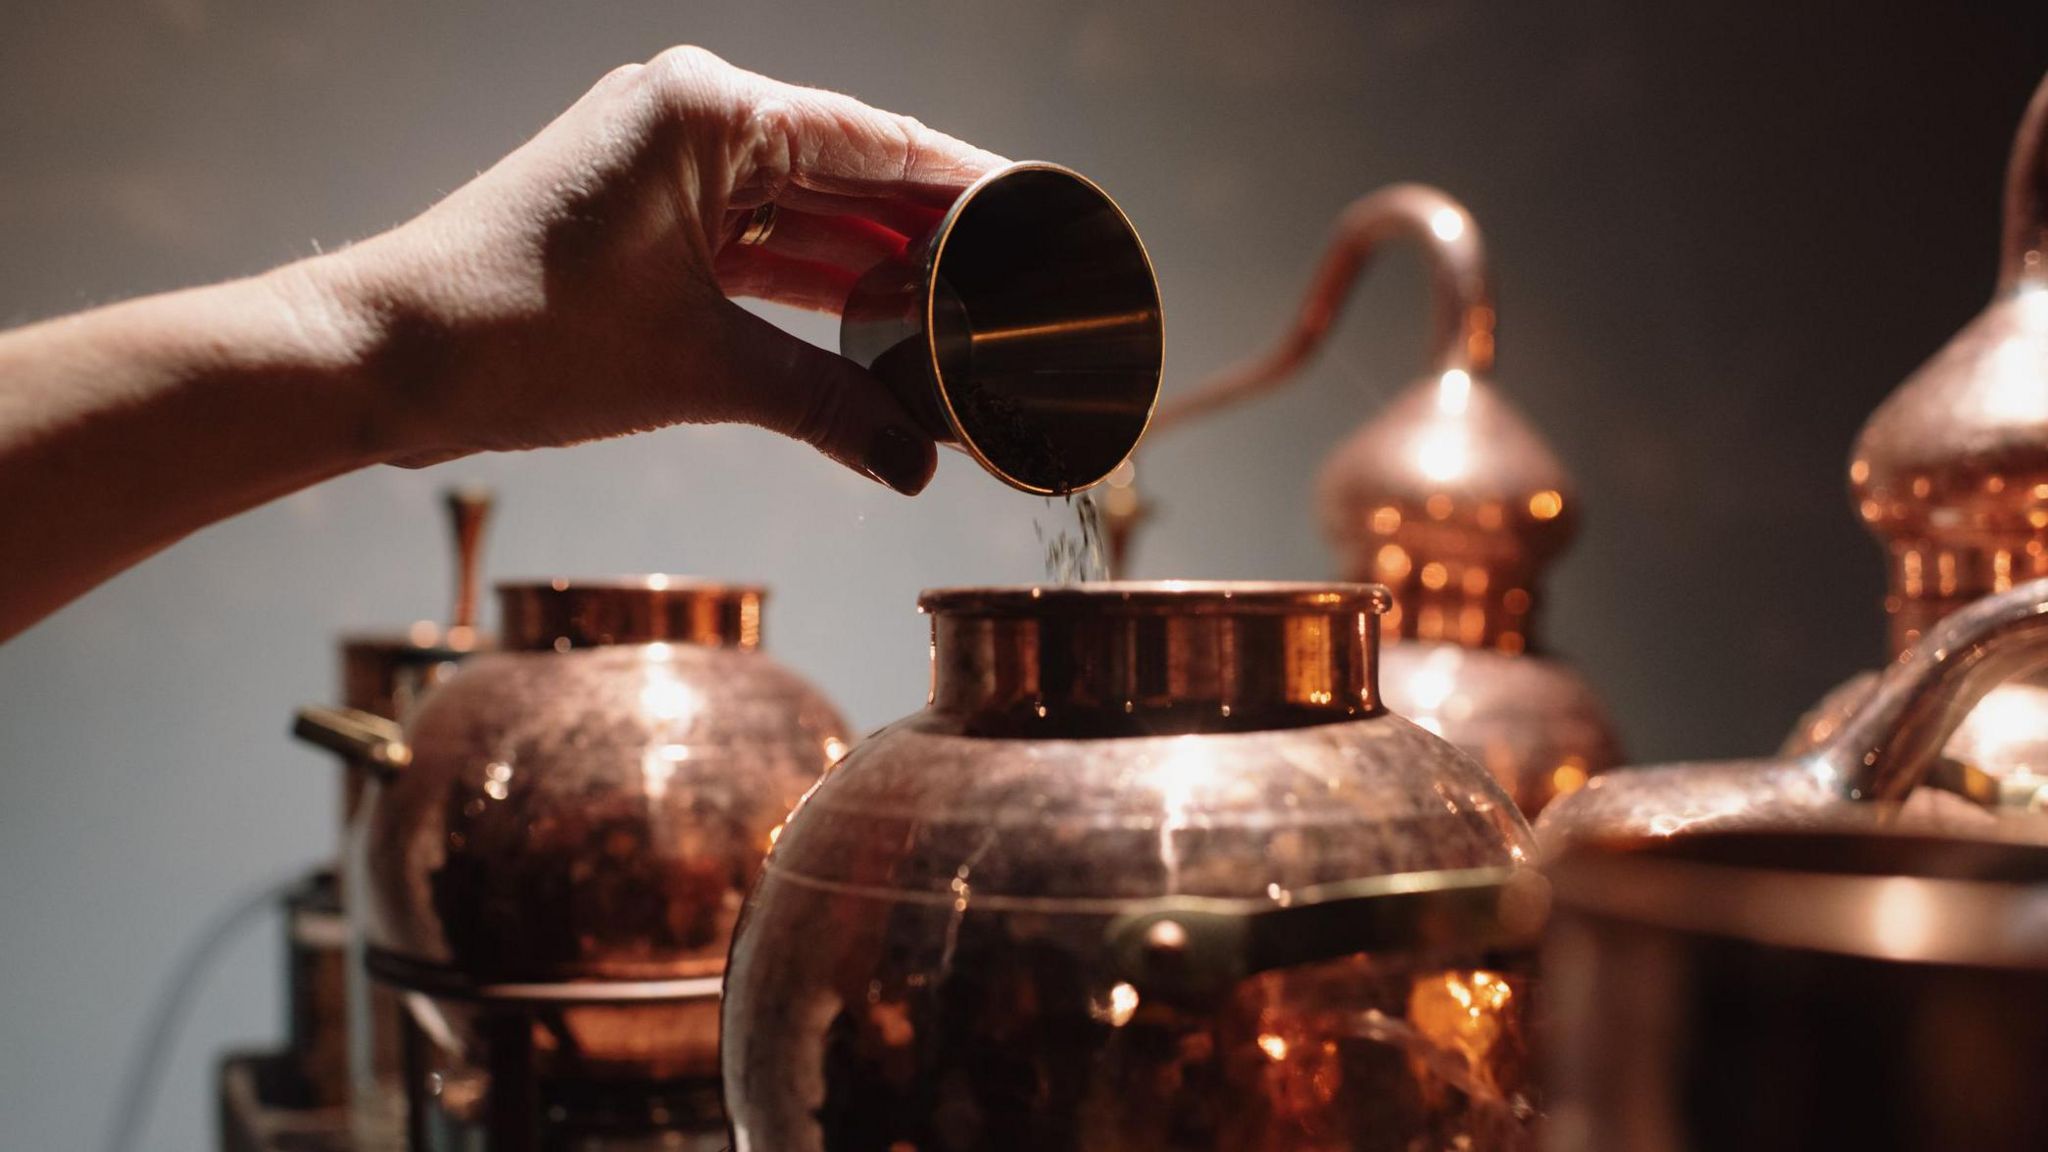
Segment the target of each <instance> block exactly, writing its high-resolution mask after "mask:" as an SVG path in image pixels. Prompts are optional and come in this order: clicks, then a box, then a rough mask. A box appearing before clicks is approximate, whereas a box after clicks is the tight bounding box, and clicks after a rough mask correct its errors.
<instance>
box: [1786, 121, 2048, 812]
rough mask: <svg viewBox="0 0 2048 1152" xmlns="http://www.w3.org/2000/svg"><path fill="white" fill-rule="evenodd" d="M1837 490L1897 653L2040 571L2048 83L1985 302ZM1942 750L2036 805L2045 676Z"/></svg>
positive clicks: (1878, 422) (1801, 742) (2014, 165)
mask: <svg viewBox="0 0 2048 1152" xmlns="http://www.w3.org/2000/svg"><path fill="white" fill-rule="evenodd" d="M1849 486H1850V492H1851V494H1852V497H1853V499H1854V501H1855V504H1856V508H1857V512H1858V514H1859V515H1860V516H1861V517H1862V519H1863V522H1864V523H1865V524H1866V525H1867V526H1868V527H1869V529H1870V531H1871V532H1872V533H1873V534H1874V535H1875V536H1876V537H1877V538H1878V540H1879V541H1880V542H1882V543H1883V544H1884V546H1885V552H1886V556H1887V561H1888V575H1889V582H1890V589H1889V591H1888V593H1887V594H1886V597H1885V612H1886V615H1887V616H1889V617H1890V640H1891V648H1892V652H1893V654H1894V655H1895V656H1900V655H1902V654H1903V653H1905V652H1906V651H1907V650H1908V649H1910V648H1912V647H1913V645H1914V644H1915V643H1917V642H1918V641H1919V640H1920V638H1921V636H1922V634H1923V633H1925V632H1926V631H1927V629H1928V628H1929V627H1931V626H1932V625H1933V624H1934V622H1935V621H1937V620H1940V619H1941V618H1942V617H1944V616H1946V615H1948V614H1949V613H1951V612H1954V611H1955V610H1956V609H1958V608H1960V607H1961V606H1963V605H1965V604H1968V603H1970V602H1971V601H1973V600H1975V599H1977V598H1978V597H1981V596H1984V595H1986V594H1989V593H1994V592H1999V591H2002V590H2004V589H2007V588H2010V587H2012V586H2013V585H2014V584H2016V583H2018V582H2021V581H2025V580H2030V579H2033V578H2034V577H2037V576H2044V575H2048V81H2044V82H2043V83H2042V85H2041V87H2040V88H2039V89H2038V90H2036V92H2035V93H2034V98H2033V101H2032V102H2031V103H2030V104H2029V105H2028V107H2027V113H2026V116H2025V118H2024V119H2023V121H2022V122H2021V124H2020V129H2019V135H2018V137H2017V138H2016V139H2015V140H2014V141H2013V150H2012V159H2011V162H2010V163H2009V165H2008V167H2007V171H2006V186H2005V231H2004V240H2003V248H2002V250H2001V252H2000V259H1999V273H1998V288H1997V291H1996V293H1995V294H1994V295H1993V296H1992V300H1991V304H1990V305H1989V306H1988V307H1987V308H1985V310H1984V311H1983V312H1982V313H1980V314H1979V315H1978V316H1977V318H1976V319H1974V320H1972V321H1971V322H1970V323H1969V324H1968V325H1966V326H1965V327H1964V328H1963V330H1962V331H1961V332H1959V333H1957V334H1956V336H1955V338H1954V339H1952V340H1950V341H1949V342H1948V344H1947V345H1946V346H1945V347H1943V348H1942V349H1941V351H1939V352H1937V353H1935V354H1934V357H1933V358H1932V359H1930V360H1929V361H1928V362H1927V363H1926V364H1924V365H1922V366H1921V367H1920V369H1919V370H1918V371H1916V372H1915V373H1914V374H1913V375H1912V376H1910V377H1908V378H1907V380H1906V382H1905V383H1904V384H1902V385H1900V386H1899V388H1898V390H1897V391H1895V392H1893V393H1892V394H1891V396H1890V397H1888V398H1887V399H1886V400H1885V402H1884V403H1883V404H1881V405H1880V406H1879V407H1878V409H1877V411H1876V412H1874V413H1872V414H1871V417H1870V420H1869V422H1868V423H1866V424H1865V425H1864V426H1863V432H1862V434H1861V435H1860V436H1859V437H1858V438H1857V441H1856V448H1855V451H1854V453H1853V455H1852V457H1851V459H1850V463H1849ZM1876 679H1877V677H1876V674H1875V673H1864V674H1863V675H1861V676H1858V677H1856V678H1855V679H1852V680H1850V681H1849V682H1848V683H1846V684H1844V685H1842V686H1841V687H1840V688H1838V689H1836V690H1835V691H1834V692H1832V693H1830V694H1829V695H1828V696H1827V697H1826V698H1825V699H1824V700H1822V701H1821V703H1820V704H1819V705H1818V706H1816V707H1815V708H1814V709H1813V710H1812V711H1811V712H1809V713H1808V714H1807V715H1806V716H1804V717H1802V718H1801V719H1800V721H1799V723H1798V725H1797V727H1796V728H1795V729H1794V731H1793V734H1792V736H1791V738H1790V739H1789V740H1788V741H1787V743H1786V750H1787V751H1790V752H1794V753H1797V752H1803V751H1805V750H1807V749H1809V748H1811V747H1813V746H1815V745H1816V744H1818V743H1820V742H1822V741H1824V740H1826V739H1827V738H1828V737H1829V736H1830V735H1831V734H1832V733H1833V732H1834V731H1835V729H1836V728H1838V727H1839V726H1840V725H1841V723H1842V720H1843V717H1844V716H1845V715H1847V714H1848V713H1849V712H1851V711H1853V710H1854V709H1855V707H1856V705H1857V703H1858V702H1859V701H1861V700H1862V699H1863V698H1864V697H1865V696H1866V695H1868V694H1869V692H1870V690H1871V686H1872V684H1873V683H1875V681H1876ZM1947 755H1948V756H1949V757H1951V758H1953V759H1955V760H1957V761H1960V762H1962V763H1964V764H1968V765H1970V766H1972V767H1973V768H1975V769H1978V770H1981V771H1982V772H1983V773H1985V774H1986V775H1988V776H1989V777H1990V778H1991V779H1993V780H1995V781H1997V782H1998V786H1999V792H2000V801H2001V803H2003V804H2005V805H2007V806H2009V807H2013V808H2019V809H2033V808H2040V807H2042V806H2043V805H2044V803H2048V681H2043V680H2041V679H2038V678H2036V679H2031V680H2020V681H2015V682H2013V683H2009V684H2004V685H2001V686H1999V687H1998V688H1997V689H1995V690H1994V691H1993V692H1991V693H1990V695H1988V696H1986V697H1985V699H1984V701H1983V703H1982V704H1981V705H1979V706H1978V708H1977V709H1976V711H1975V712H1973V713H1971V714H1970V716H1969V717H1968V718H1967V719H1966V720H1965V721H1964V722H1963V724H1962V726H1961V727H1960V728H1958V729H1957V731H1956V733H1955V735H1954V737H1953V738H1952V741H1951V743H1950V745H1949V747H1948V749H1947Z"/></svg>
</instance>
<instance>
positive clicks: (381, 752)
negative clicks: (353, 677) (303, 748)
mask: <svg viewBox="0 0 2048 1152" xmlns="http://www.w3.org/2000/svg"><path fill="white" fill-rule="evenodd" d="M292 735H293V736H295V737H297V738H299V739H300V740H304V741H305V742H306V743H308V744H312V745H314V746H316V747H320V748H325V749H327V750H328V751H329V752H332V753H334V754H335V755H337V756H341V757H343V758H345V759H348V760H353V761H355V762H356V763H358V764H361V765H363V766H364V767H366V768H368V769H369V770H370V771H372V772H375V773H376V774H377V775H379V776H387V777H388V776H392V775H395V774H396V773H398V772H399V771H401V770H402V769H404V768H405V767H406V765H408V764H410V763H412V748H411V747H410V746H408V745H407V744H406V742H405V730H404V729H402V728H400V727H399V726H398V723H397V722H396V721H393V720H388V719H386V718H384V717H382V716H379V715H377V714H376V713H374V712H365V711H363V710H362V709H360V708H301V709H299V711H298V714H297V715H296V716H294V717H293V719H292Z"/></svg>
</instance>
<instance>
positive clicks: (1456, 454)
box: [1415, 425, 1472, 483]
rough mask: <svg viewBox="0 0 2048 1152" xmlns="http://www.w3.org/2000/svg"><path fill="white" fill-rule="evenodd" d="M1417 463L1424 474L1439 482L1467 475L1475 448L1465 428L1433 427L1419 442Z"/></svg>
mask: <svg viewBox="0 0 2048 1152" xmlns="http://www.w3.org/2000/svg"><path fill="white" fill-rule="evenodd" d="M1415 464H1416V467H1418V468H1420V469H1422V474H1423V475H1424V476H1427V477H1429V478H1430V479H1431V480H1435V481H1437V482H1438V483H1448V482H1449V481H1452V480H1456V479H1458V478H1459V477H1461V476H1463V475H1465V473H1466V471H1467V470H1468V469H1469V468H1470V467H1471V464H1472V447H1471V444H1470V443H1469V442H1468V441H1467V439H1466V437H1465V430H1464V429H1463V428H1461V427H1459V426H1457V425H1446V426H1444V427H1439V428H1432V429H1430V430H1429V431H1428V432H1426V433H1424V434H1423V435H1422V436H1420V437H1418V438H1417V439H1416V441H1415Z"/></svg>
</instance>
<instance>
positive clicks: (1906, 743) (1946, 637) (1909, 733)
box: [1536, 579, 2048, 849]
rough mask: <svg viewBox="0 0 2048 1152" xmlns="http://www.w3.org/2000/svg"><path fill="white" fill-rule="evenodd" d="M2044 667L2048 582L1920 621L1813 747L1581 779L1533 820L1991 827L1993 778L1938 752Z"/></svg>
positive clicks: (1548, 823) (1555, 835)
mask: <svg viewBox="0 0 2048 1152" xmlns="http://www.w3.org/2000/svg"><path fill="white" fill-rule="evenodd" d="M2043 669H2048V579H2041V580H2034V581H2031V582H2029V583H2026V584H2021V585H2018V586H2016V587H2014V588H2010V589H2008V590H2006V591H2004V592H2000V593H1997V594H1995V595H1992V596H1988V597H1985V598H1984V599H1982V600H1979V601H1977V602H1976V603H1974V604H1971V605H1969V606H1967V607H1965V608H1963V609H1961V610H1960V611H1958V612H1955V613H1954V614H1952V615H1950V616H1948V617H1946V618H1944V619H1942V620H1940V621H1939V622H1937V623H1934V624H1932V625H1930V626H1929V628H1928V631H1927V632H1926V633H1925V634H1923V635H1922V636H1921V637H1920V639H1919V642H1918V643H1916V644H1915V645H1914V646H1913V647H1912V648H1910V649H1908V650H1907V652H1906V655H1905V657H1904V659H1902V660H1900V661H1899V662H1898V663H1896V664H1893V665H1891V666H1890V667H1889V668H1887V669H1886V670H1885V671H1884V674H1883V675H1882V676H1880V677H1878V679H1877V682H1876V684H1875V685H1873V686H1872V688H1871V690H1870V691H1869V692H1867V693H1865V694H1864V696H1863V699H1862V700H1861V702H1860V703H1858V704H1857V706H1856V707H1855V709H1854V710H1853V711H1851V712H1849V713H1848V715H1847V716H1845V717H1844V718H1843V719H1842V721H1841V722H1840V723H1839V724H1837V725H1836V726H1835V728H1834V730H1833V731H1832V732H1831V734H1830V735H1829V736H1828V738H1827V740H1826V741H1824V742H1822V743H1821V744H1819V745H1818V746H1817V747H1815V748H1813V749H1811V750H1810V751H1807V752H1804V753H1800V754H1796V755H1781V756H1780V757H1778V758H1776V759H1764V760H1729V761H1718V762H1708V763H1696V764H1674V765H1666V766H1661V767H1646V768H1628V769H1624V770H1621V771H1616V772H1611V773H1609V774H1608V775H1606V776H1603V777H1600V778H1599V779H1596V780H1593V781H1591V782H1589V783H1588V784H1587V785H1586V786H1585V787H1584V788H1581V789H1580V790H1579V791H1577V792H1575V793H1573V794H1572V795H1570V796H1568V797H1563V798H1560V799H1559V800H1558V802H1557V803H1555V804H1553V805H1551V806H1550V807H1549V808H1548V809H1547V810H1545V812H1544V813H1543V816H1542V817H1541V818H1540V819H1539V820H1538V821H1537V822H1536V831H1537V834H1538V836H1539V837H1540V838H1541V839H1542V840H1543V841H1544V843H1545V846H1546V848H1547V849H1556V848H1558V847H1561V846H1564V845H1566V844H1569V843H1571V842H1574V841H1581V840H1585V839H1588V838H1598V837H1604V836H1648V837H1670V836H1677V835H1680V834H1685V835H1693V834H1697V833H1701V832H1712V831H1726V830H1735V829H1748V828H1757V827H1777V828H1782V827H1785V826H1787V825H1831V824H1834V823H1837V822H1839V821H1840V820H1843V819H1860V818H1865V817H1867V816H1868V815H1870V814H1871V813H1856V812H1854V811H1853V809H1857V808H1862V807H1866V806H1874V811H1875V813H1876V814H1881V815H1884V816H1886V817H1889V818H1897V819H1899V820H1901V821H1902V822H1904V823H1908V824H1910V825H1912V826H1914V827H1917V828H1921V829H1937V828H1939V829H1948V830H1952V831H1963V832H1971V833H1979V832H1991V831H1995V826H1996V825H1997V823H1998V821H1997V820H1996V818H1995V817H1994V814H1993V813H1994V812H1995V811H1997V810H1998V809H1999V808H2000V801H2001V795H2002V792H2003V784H2002V782H2001V781H1999V780H1997V779H1995V778H1992V777H1990V776H1988V775H1987V774H1985V773H1984V772H1983V771H1982V770H1981V769H1980V768H1978V767H1977V766H1975V765H1973V764H1968V763H1964V762H1961V761H1957V760H1953V759H1950V758H1948V757H1946V756H1944V755H1943V750H1944V749H1945V748H1947V747H1949V746H1950V740H1951V739H1952V738H1953V737H1954V735H1955V732H1956V730H1957V728H1958V727H1959V726H1961V724H1962V722H1963V720H1964V718H1965V717H1967V716H1968V715H1969V714H1970V712H1971V710H1972V709H1973V708H1976V707H1977V706H1978V704H1979V702H1980V701H1982V700H1984V699H1985V697H1986V696H1988V695H1990V694H1991V693H1992V692H1993V691H1994V690H1996V689H1997V688H1998V687H1999V686H2000V685H2002V684H2004V683H2005V682H2006V681H2008V680H2010V679H2013V678H2014V677H2020V676H2026V675H2029V674H2032V673H2036V672H2039V671H2041V670H2043Z"/></svg>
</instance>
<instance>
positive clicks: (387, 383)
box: [259, 246, 441, 465]
mask: <svg viewBox="0 0 2048 1152" xmlns="http://www.w3.org/2000/svg"><path fill="white" fill-rule="evenodd" d="M360 247H362V246H357V247H352V248H350V249H347V250H345V251H343V252H339V253H333V254H328V255H322V256H315V257H313V258H311V259H307V260H301V261H298V262H296V263H293V264H287V265H285V266H283V267H281V268H277V269H274V270H272V271H270V272H268V273H265V274H263V275H262V276H261V277H259V280H260V281H261V282H262V283H263V285H264V288H265V290H266V291H267V292H268V293H269V294H270V295H271V296H272V297H273V298H274V299H276V300H277V301H278V302H279V303H280V305H282V307H283V309H284V312H285V314H286V315H287V316H288V317H290V320H289V323H290V325H291V328H292V330H293V335H292V338H293V340H294V341H295V342H296V345H297V354H298V355H299V356H301V357H303V358H304V359H305V361H306V363H307V364H308V366H309V367H310V368H312V369H313V370H314V371H315V372H316V373H317V374H319V375H320V376H321V377H322V379H323V380H324V382H325V386H326V387H327V388H329V389H331V390H332V391H333V392H334V393H335V394H336V395H337V396H338V398H340V399H341V400H342V401H343V403H344V406H345V408H346V410H348V411H350V412H351V413H352V414H353V416H352V419H353V423H354V427H355V442H356V445H357V450H358V452H359V453H360V456H361V461H360V462H361V463H362V464H365V465H367V464H387V463H393V462H401V461H407V460H411V459H417V458H419V457H422V456H426V455H432V454H434V453H436V452H438V451H440V450H441V446H440V445H439V444H438V443H436V438H435V437H434V436H432V435H431V433H430V423H429V421H427V420H426V419H424V418H423V416H424V413H423V411H422V409H423V408H424V407H425V402H426V399H427V398H428V396H429V389H428V387H427V386H428V385H429V384H430V383H431V379H430V376H431V374H430V373H429V372H427V371H425V370H424V369H423V368H421V367H420V365H419V363H418V361H419V359H420V358H419V356H418V354H417V352H418V349H417V347H412V348H411V349H410V350H409V349H408V346H409V345H411V346H416V345H419V344H420V343H422V340H421V334H422V333H423V332H424V331H425V325H424V324H423V322H422V321H420V320H418V319H409V317H416V316H417V315H418V312H417V310H415V309H410V308H408V307H407V306H406V305H405V303H404V301H403V299H402V298H400V297H399V296H398V295H397V294H396V293H394V292H392V291H391V290H390V289H389V288H388V286H385V285H383V284H381V283H380V282H379V281H378V280H377V279H376V278H374V277H373V276H372V275H370V272H369V266H370V262H367V261H364V260H362V259H360V258H359V252H358V249H359V248H360Z"/></svg>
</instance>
